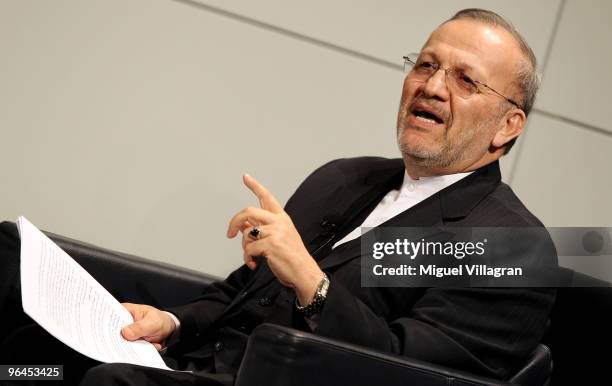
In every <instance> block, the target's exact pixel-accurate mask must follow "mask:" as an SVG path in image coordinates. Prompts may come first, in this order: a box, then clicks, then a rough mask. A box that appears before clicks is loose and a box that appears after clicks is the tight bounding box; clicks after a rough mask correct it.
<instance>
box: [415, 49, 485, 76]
mask: <svg viewBox="0 0 612 386" xmlns="http://www.w3.org/2000/svg"><path fill="white" fill-rule="evenodd" d="M420 54H421V55H423V56H431V57H433V59H434V61H436V62H438V63H439V62H440V59H439V58H438V56H437V55H436V54H435V53H434V52H430V51H421V53H420ZM452 68H458V69H459V70H461V71H466V72H469V73H470V74H474V75H475V77H477V78H478V79H475V80H478V81H484V80H486V79H484V78H486V77H485V76H484V73H483V72H482V71H480V70H479V69H478V68H476V67H474V66H473V65H471V64H469V63H467V62H464V61H459V62H456V63H455V64H454V65H453V66H452Z"/></svg>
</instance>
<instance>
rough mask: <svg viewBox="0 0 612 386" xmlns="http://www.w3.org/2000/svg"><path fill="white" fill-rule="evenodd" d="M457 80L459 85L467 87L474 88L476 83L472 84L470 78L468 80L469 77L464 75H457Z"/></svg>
mask: <svg viewBox="0 0 612 386" xmlns="http://www.w3.org/2000/svg"><path fill="white" fill-rule="evenodd" d="M457 78H458V79H459V81H460V82H461V83H463V84H464V85H465V86H469V87H476V82H474V81H473V80H472V78H470V77H469V76H467V75H465V74H457Z"/></svg>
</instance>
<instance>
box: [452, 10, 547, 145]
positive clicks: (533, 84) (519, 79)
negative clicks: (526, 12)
mask: <svg viewBox="0 0 612 386" xmlns="http://www.w3.org/2000/svg"><path fill="white" fill-rule="evenodd" d="M453 20H475V21H479V22H482V23H485V24H491V25H493V26H496V27H501V28H503V29H504V30H506V31H508V32H509V33H510V34H511V35H512V36H513V37H514V39H515V40H516V42H517V43H518V45H519V47H520V49H521V52H522V53H523V55H524V56H525V58H526V59H527V61H523V63H521V65H520V66H519V70H518V72H517V74H516V76H515V81H514V82H515V86H516V87H517V89H518V90H519V94H520V95H519V98H518V99H519V100H518V103H519V106H520V108H521V110H523V111H524V112H525V116H528V115H529V112H530V111H531V109H532V107H533V103H534V102H535V98H536V93H537V92H538V88H539V87H540V79H541V77H540V74H539V73H538V70H537V61H536V57H535V55H534V53H533V50H532V49H531V47H529V44H527V41H526V40H525V38H523V36H522V35H521V34H520V33H519V32H518V31H517V30H516V28H514V26H513V25H512V23H510V22H509V21H508V20H506V19H504V18H503V17H502V16H500V15H498V14H497V13H495V12H493V11H489V10H486V9H480V8H467V9H463V10H461V11H459V12H457V13H456V14H455V15H454V16H453V17H451V18H450V19H448V20H447V21H446V22H449V21H453ZM515 142H516V138H514V139H513V140H511V141H510V142H508V143H507V144H506V149H505V152H504V154H508V152H509V151H510V148H512V146H514V143H515Z"/></svg>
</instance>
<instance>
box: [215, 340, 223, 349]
mask: <svg viewBox="0 0 612 386" xmlns="http://www.w3.org/2000/svg"><path fill="white" fill-rule="evenodd" d="M221 350H223V342H221V341H219V342H217V343H215V351H217V352H219V351H221Z"/></svg>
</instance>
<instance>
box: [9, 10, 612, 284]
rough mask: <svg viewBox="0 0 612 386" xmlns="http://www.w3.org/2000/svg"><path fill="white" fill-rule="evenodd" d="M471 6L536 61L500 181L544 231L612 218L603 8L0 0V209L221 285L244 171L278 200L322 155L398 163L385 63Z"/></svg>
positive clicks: (394, 80) (392, 73)
mask: <svg viewBox="0 0 612 386" xmlns="http://www.w3.org/2000/svg"><path fill="white" fill-rule="evenodd" d="M472 6H477V7H483V8H489V9H492V10H495V11H497V12H499V13H501V14H503V15H505V16H507V17H508V18H509V19H510V20H511V21H513V22H514V24H515V25H516V26H517V27H518V29H519V30H520V31H521V32H522V33H523V34H524V35H525V37H526V38H527V40H528V41H529V42H530V43H531V45H532V47H533V48H534V50H535V52H536V54H537V57H538V59H539V61H540V64H541V66H542V69H543V72H544V83H543V87H542V90H541V93H540V95H539V99H538V102H537V104H536V109H535V111H534V112H533V113H532V115H531V117H530V121H529V124H528V127H527V131H526V132H525V133H524V135H523V136H522V138H521V140H520V141H519V142H518V144H517V146H515V148H514V149H513V151H512V153H511V155H510V156H508V157H506V159H504V160H503V165H502V166H503V172H504V179H505V180H506V181H507V182H508V183H510V184H511V185H512V187H513V188H514V189H515V191H516V192H517V193H518V194H519V196H520V197H521V198H522V200H523V201H524V202H525V203H526V205H527V206H528V207H529V208H530V209H531V210H532V211H533V212H534V213H536V215H538V216H539V217H540V218H541V219H542V220H543V221H544V222H545V224H546V225H548V226H612V205H611V204H610V195H609V192H610V189H611V188H612V181H611V177H612V173H610V165H611V164H612V153H611V152H610V150H612V146H611V145H612V118H610V113H609V106H610V100H611V98H610V90H611V89H612V74H611V73H610V70H609V69H610V68H612V51H611V50H610V48H609V47H610V46H609V41H610V39H611V38H612V25H611V24H610V23H609V20H608V18H609V15H610V14H611V13H612V3H611V2H608V1H605V0H601V1H594V0H593V1H578V0H567V1H564V0H545V1H537V2H534V1H530V0H520V1H512V2H510V1H504V0H494V1H483V0H481V1H468V0H463V1H452V0H438V1H436V2H430V3H423V2H411V1H399V0H396V1H373V0H372V1H349V0H336V1H322V0H314V1H308V2H304V1H301V2H298V1H280V0H259V1H248V0H241V1H232V2H229V1H219V0H216V1H215V0H210V1H204V0H202V1H189V0H97V1H93V0H87V1H84V0H55V1H43V0H38V1H37V0H0V54H1V55H2V56H1V58H2V59H1V60H0V133H1V134H2V135H1V137H0V164H1V165H2V167H0V181H2V184H3V185H2V196H1V198H0V219H7V220H13V221H14V219H15V218H16V217H17V216H18V215H20V214H23V215H25V216H27V217H28V218H29V219H30V220H32V221H33V222H34V223H35V224H36V225H38V226H39V227H41V228H43V229H46V230H49V231H52V232H55V233H60V234H64V235H67V236H70V237H73V238H77V239H80V240H84V241H88V242H91V243H93V244H98V245H100V246H104V247H107V248H111V249H116V250H121V251H124V252H128V253H133V254H137V255H141V256H145V257H149V258H153V259H157V260H162V261H167V262H171V263H174V264H178V265H182V266H186V267H190V268H194V269H197V270H202V271H205V272H208V273H212V274H216V275H221V276H224V275H226V274H227V273H229V272H230V271H231V270H232V269H234V268H235V267H237V266H238V265H239V264H241V262H242V258H241V249H240V243H239V241H237V240H231V241H230V240H227V239H225V237H224V233H225V230H226V226H227V222H228V220H229V218H230V217H231V216H232V215H233V214H234V213H235V212H237V211H238V210H239V209H241V208H242V207H244V206H247V205H254V204H255V203H256V201H255V200H254V199H253V198H252V197H251V195H250V194H249V193H248V192H247V191H246V189H244V188H243V187H242V185H241V177H240V176H241V173H243V172H249V173H251V174H253V175H254V176H256V177H257V178H259V179H260V180H261V181H262V182H264V184H266V185H267V186H268V187H269V188H270V189H271V190H272V191H273V192H274V193H275V194H276V195H277V197H278V198H279V199H280V200H282V201H283V202H284V201H285V200H286V199H287V198H288V197H289V196H290V194H291V193H292V192H293V190H294V189H295V188H296V187H297V185H298V184H299V182H300V181H301V180H302V179H303V178H304V177H305V176H306V175H307V174H308V173H309V172H311V171H312V170H313V169H314V168H315V167H317V166H319V165H320V164H322V163H324V162H326V161H328V160H331V159H334V158H339V157H349V156H357V155H382V156H389V157H396V156H398V151H397V150H396V147H395V126H394V125H395V114H396V110H397V106H398V102H399V96H400V91H401V84H402V78H403V74H402V71H401V56H402V55H403V54H405V53H408V52H412V51H417V50H418V49H419V48H420V47H421V45H422V44H423V42H424V41H425V39H426V38H427V36H428V34H429V33H430V32H431V31H432V30H433V29H434V28H435V27H436V26H437V25H438V24H439V23H440V22H442V21H443V20H445V19H447V18H448V17H450V16H451V15H452V14H453V13H454V12H456V11H457V10H459V9H461V8H466V7H472ZM600 269H601V267H600ZM606 269H609V272H608V273H603V274H602V272H601V271H600V272H588V273H591V274H596V275H598V276H607V277H608V278H609V277H610V274H609V273H610V272H612V265H607V268H606Z"/></svg>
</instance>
